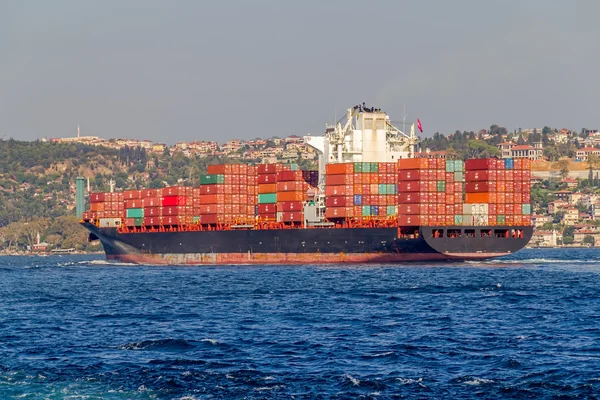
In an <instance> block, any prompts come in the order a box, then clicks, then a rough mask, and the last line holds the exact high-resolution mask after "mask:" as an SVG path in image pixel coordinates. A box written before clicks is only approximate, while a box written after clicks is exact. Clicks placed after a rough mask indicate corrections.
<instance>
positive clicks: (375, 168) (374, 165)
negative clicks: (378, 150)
mask: <svg viewBox="0 0 600 400" xmlns="http://www.w3.org/2000/svg"><path fill="white" fill-rule="evenodd" d="M369 164H370V168H369V170H370V172H371V173H377V172H379V163H376V162H372V163H369Z"/></svg>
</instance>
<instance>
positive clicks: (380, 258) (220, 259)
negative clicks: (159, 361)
mask: <svg viewBox="0 0 600 400" xmlns="http://www.w3.org/2000/svg"><path fill="white" fill-rule="evenodd" d="M503 255H506V254H504V253H455V254H440V253H352V254H346V253H310V254H307V253H248V254H242V253H221V254H210V253H208V254H200V253H197V254H155V255H150V254H108V255H107V256H106V258H107V259H108V260H117V261H122V262H127V263H135V264H161V265H243V264H286V265H307V264H368V263H371V264H377V263H404V262H414V261H440V260H461V259H468V260H483V259H486V258H491V257H498V256H503Z"/></svg>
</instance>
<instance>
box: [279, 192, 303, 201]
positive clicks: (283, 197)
mask: <svg viewBox="0 0 600 400" xmlns="http://www.w3.org/2000/svg"><path fill="white" fill-rule="evenodd" d="M302 200H304V192H281V193H277V201H281V202H283V201H302Z"/></svg>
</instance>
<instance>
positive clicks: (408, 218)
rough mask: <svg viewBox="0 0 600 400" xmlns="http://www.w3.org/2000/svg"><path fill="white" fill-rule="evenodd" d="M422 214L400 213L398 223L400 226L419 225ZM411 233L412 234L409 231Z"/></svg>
mask: <svg viewBox="0 0 600 400" xmlns="http://www.w3.org/2000/svg"><path fill="white" fill-rule="evenodd" d="M421 218H422V217H421V216H419V215H398V224H399V225H400V226H415V227H417V226H419V225H421ZM409 234H412V233H411V232H409Z"/></svg>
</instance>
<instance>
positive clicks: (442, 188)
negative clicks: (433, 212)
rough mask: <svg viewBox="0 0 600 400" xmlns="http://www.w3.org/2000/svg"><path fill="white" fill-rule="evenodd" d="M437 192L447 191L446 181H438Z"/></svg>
mask: <svg viewBox="0 0 600 400" xmlns="http://www.w3.org/2000/svg"><path fill="white" fill-rule="evenodd" d="M437 191H438V192H445V191H446V181H437Z"/></svg>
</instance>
